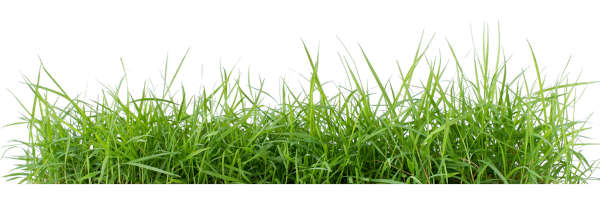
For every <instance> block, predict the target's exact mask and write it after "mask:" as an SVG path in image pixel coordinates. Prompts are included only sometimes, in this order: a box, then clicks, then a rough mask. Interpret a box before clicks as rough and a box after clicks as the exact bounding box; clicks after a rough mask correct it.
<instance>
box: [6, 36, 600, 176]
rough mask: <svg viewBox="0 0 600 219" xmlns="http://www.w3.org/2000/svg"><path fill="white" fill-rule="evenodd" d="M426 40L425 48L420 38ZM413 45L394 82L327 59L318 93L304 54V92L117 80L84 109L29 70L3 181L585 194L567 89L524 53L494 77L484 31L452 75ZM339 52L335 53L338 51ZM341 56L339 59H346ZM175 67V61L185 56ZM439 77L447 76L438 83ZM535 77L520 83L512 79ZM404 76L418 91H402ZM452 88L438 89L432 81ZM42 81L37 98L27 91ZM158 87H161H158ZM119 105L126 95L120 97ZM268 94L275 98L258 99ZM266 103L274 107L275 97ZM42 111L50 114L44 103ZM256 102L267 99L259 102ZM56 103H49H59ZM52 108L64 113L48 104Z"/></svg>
mask: <svg viewBox="0 0 600 219" xmlns="http://www.w3.org/2000/svg"><path fill="white" fill-rule="evenodd" d="M432 39H433V38H432ZM432 39H431V40H423V37H421V41H420V42H419V44H418V49H417V51H416V53H415V55H414V59H413V61H412V64H411V65H410V66H408V68H404V69H403V68H400V66H399V67H398V76H399V77H400V80H401V83H391V82H386V81H385V80H381V79H380V78H379V76H378V74H377V73H376V71H375V68H374V67H373V65H372V64H371V62H370V60H369V58H368V57H367V55H366V54H365V52H364V51H362V48H361V52H362V53H361V59H362V60H363V61H362V62H364V63H365V64H366V65H367V66H368V67H369V69H370V72H368V74H362V75H361V76H362V77H371V78H372V79H373V80H374V81H375V82H376V84H377V87H375V89H369V88H368V87H367V86H366V85H365V83H364V80H361V79H360V77H359V73H358V70H357V68H356V67H355V66H356V62H354V61H353V60H354V59H353V58H352V57H351V56H350V55H349V54H350V53H349V52H348V54H347V55H340V60H341V63H342V64H343V65H344V68H345V70H346V75H347V78H348V81H349V82H350V83H349V84H347V85H345V86H336V88H337V91H338V92H337V93H327V92H325V90H326V89H324V84H325V83H322V82H321V81H320V78H319V55H318V54H316V55H315V53H311V52H310V51H309V49H308V48H307V47H306V45H305V46H304V49H305V52H306V56H307V58H308V62H309V64H310V68H311V71H312V73H311V74H310V78H309V80H307V81H308V82H307V83H306V87H305V88H306V89H304V90H302V91H297V90H294V89H292V88H290V86H288V84H287V83H286V82H285V81H283V80H282V81H281V82H282V86H281V87H280V89H279V90H278V91H274V92H273V91H266V90H265V89H264V88H263V87H264V82H265V81H264V80H260V82H259V83H252V82H251V81H250V80H248V82H247V83H245V82H242V81H241V80H240V79H239V78H240V77H235V75H234V74H233V73H232V71H226V70H223V71H222V72H221V82H220V85H219V86H218V87H217V88H215V89H210V90H207V89H204V88H203V89H202V91H201V92H200V93H199V94H197V95H191V96H190V95H187V94H186V92H185V89H184V88H183V87H182V88H181V90H178V94H177V95H174V94H173V92H172V90H173V89H174V87H173V84H174V82H175V79H176V76H177V75H178V73H179V71H180V69H181V66H182V63H183V60H184V59H185V56H184V58H183V59H182V60H181V63H180V64H179V66H178V67H177V70H176V71H175V72H174V73H173V74H171V75H170V76H169V75H167V73H166V71H165V75H164V81H163V84H162V86H163V88H162V90H161V91H160V92H156V91H155V90H153V89H150V88H148V87H146V86H145V88H144V90H143V91H142V94H141V96H137V97H134V96H133V95H132V94H131V93H130V92H129V91H123V90H122V88H123V87H124V86H123V84H125V83H124V81H126V76H124V77H123V80H121V81H120V83H119V84H118V85H117V86H115V88H114V89H112V88H106V89H105V90H103V92H102V95H101V96H100V97H99V98H98V99H95V100H89V99H84V98H79V97H73V96H72V95H70V94H69V93H67V92H66V91H65V90H64V89H63V88H62V87H61V85H60V83H59V82H57V81H56V80H55V78H54V77H53V74H51V73H50V72H49V71H48V70H47V69H46V68H45V67H44V66H43V64H42V67H41V70H40V73H39V74H38V76H37V79H36V80H31V79H28V78H25V84H26V86H28V87H29V89H30V90H31V94H33V95H34V101H33V103H32V104H25V103H23V102H22V101H19V102H20V103H21V106H22V108H23V111H24V113H23V115H24V116H23V118H22V121H21V122H17V123H15V124H14V125H26V126H27V127H28V129H29V139H28V140H25V141H21V144H22V146H23V151H24V153H23V155H22V156H19V157H15V158H14V159H18V160H19V161H20V163H19V164H18V165H17V167H16V168H15V170H14V171H13V172H12V173H11V174H9V175H7V176H6V177H8V178H9V179H11V180H18V181H20V182H26V183H585V182H586V179H587V176H589V174H590V172H591V170H592V165H591V164H590V163H589V162H588V161H587V160H586V159H585V157H583V156H582V154H581V153H579V152H578V151H577V147H579V146H581V145H585V143H583V142H582V138H583V137H582V134H581V132H582V131H584V130H586V129H587V128H586V126H585V122H584V121H577V120H575V119H574V115H575V114H574V108H573V106H574V104H575V103H576V101H577V99H578V96H577V95H576V92H575V88H577V87H580V86H582V85H586V84H589V83H587V82H577V81H576V82H570V81H569V79H568V78H567V77H566V74H563V75H562V77H561V78H560V79H559V80H557V81H556V82H555V83H554V84H548V83H546V82H545V80H544V78H543V74H542V73H541V72H540V68H539V67H538V63H537V60H536V56H535V54H534V52H533V49H531V45H530V49H531V57H532V65H533V66H534V67H535V68H531V70H530V71H528V70H523V71H521V72H517V73H512V74H510V73H509V72H508V68H507V64H508V63H509V61H508V60H507V58H506V57H505V56H504V53H503V52H502V51H501V49H500V48H501V47H500V44H499V40H498V49H497V50H493V51H492V50H491V49H490V40H489V33H488V32H485V33H484V35H483V43H482V44H481V45H482V48H481V49H480V51H479V52H477V53H476V54H474V55H473V56H474V57H473V60H472V64H470V65H472V67H473V69H474V71H469V72H466V69H467V68H466V67H465V66H467V65H469V64H463V63H462V61H461V60H460V59H459V58H457V56H456V55H455V52H454V49H453V47H452V46H451V45H450V43H448V51H449V54H452V57H451V59H450V60H451V61H450V64H448V65H446V64H444V63H443V59H442V58H441V57H437V58H433V59H431V58H428V56H426V55H425V54H426V51H427V50H428V48H429V45H430V43H431V41H432ZM344 48H345V47H344ZM346 51H348V50H346ZM186 55H187V53H186ZM450 69H455V71H452V70H450ZM529 73H531V74H532V76H533V74H535V78H536V79H535V80H533V81H531V79H530V80H529V81H528V80H527V77H526V75H527V74H529ZM416 74H420V75H426V80H419V81H417V80H416V79H413V78H414V77H413V76H415V75H416ZM444 75H450V76H454V75H455V77H454V79H453V80H450V81H446V80H442V78H443V77H442V76H444ZM42 76H44V77H48V78H49V79H51V81H52V82H53V83H52V84H50V86H46V85H43V84H41V83H40V78H41V77H42ZM167 76H168V77H167ZM122 93H126V94H125V95H122ZM273 93H276V94H277V95H271V94H273ZM275 96H279V98H275ZM55 99H57V100H58V102H56V101H54V100H55ZM265 99H268V100H273V101H275V104H266V103H265ZM61 101H62V102H61ZM59 103H64V104H59Z"/></svg>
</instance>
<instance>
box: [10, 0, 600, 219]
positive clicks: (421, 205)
mask: <svg viewBox="0 0 600 219" xmlns="http://www.w3.org/2000/svg"><path fill="white" fill-rule="evenodd" d="M593 2H594V1H568V2H567V1H510V0H505V1H389V2H386V1H310V0H308V1H307V0H305V1H293V2H292V1H290V2H287V1H214V2H200V1H162V2H161V1H97V2H87V1H0V76H1V80H0V103H2V107H0V111H1V113H0V125H2V126H4V125H6V124H9V123H12V122H17V121H18V117H19V115H20V114H19V113H20V112H22V111H21V109H20V107H19V106H18V104H17V102H16V101H15V100H14V98H13V97H12V96H11V95H10V94H9V93H8V92H7V90H11V91H13V92H14V93H16V94H17V95H18V96H19V97H20V98H23V100H25V102H27V100H28V98H31V97H30V96H29V93H27V91H26V90H25V87H24V85H22V84H20V83H19V82H21V81H22V80H23V79H22V77H23V76H26V77H30V78H33V77H35V75H36V73H37V70H38V68H39V59H38V57H39V58H41V60H42V61H43V62H44V63H45V65H46V67H47V68H48V69H49V70H50V71H51V72H53V74H54V76H55V77H56V79H57V80H58V81H59V82H61V83H62V85H63V86H64V87H65V89H66V90H67V92H69V93H78V94H82V95H86V96H88V97H95V95H97V94H98V93H97V91H98V90H99V88H100V86H99V84H100V83H104V84H108V85H114V84H116V83H117V82H118V80H119V79H120V78H121V76H122V69H121V65H120V62H119V58H121V57H122V58H123V59H124V60H125V63H126V66H127V71H128V75H129V81H130V88H131V89H133V90H135V89H136V88H139V87H140V86H142V82H143V80H146V79H152V80H153V81H158V80H160V73H161V71H162V69H163V68H164V63H165V58H166V57H167V55H168V56H169V60H170V62H169V66H170V69H169V70H170V71H173V70H174V67H175V65H176V64H177V61H178V59H179V58H180V57H181V56H182V55H183V54H184V52H185V50H186V49H188V48H191V52H190V55H189V57H188V59H187V60H186V63H185V64H184V67H183V71H182V72H181V75H180V78H179V79H181V81H178V83H182V84H184V85H185V86H186V88H188V89H190V92H194V91H197V90H198V89H199V88H200V86H207V87H210V86H212V85H213V84H214V82H215V78H216V77H217V75H218V70H219V66H220V65H221V66H223V67H225V68H228V69H230V68H232V67H233V66H234V64H236V63H237V67H238V69H239V70H240V71H241V72H242V73H243V74H245V73H246V72H247V71H248V69H250V72H251V74H252V75H253V77H259V76H260V77H262V78H265V79H267V82H271V83H268V85H269V86H270V87H276V86H277V84H278V80H279V79H280V78H286V79H288V80H296V79H299V78H301V76H307V75H308V73H309V69H310V67H309V66H308V64H307V60H306V57H305V54H304V51H303V49H302V43H301V40H304V41H306V42H307V44H308V46H309V47H310V48H311V49H312V50H314V51H316V49H317V48H320V54H321V72H320V76H321V78H322V80H323V81H333V82H336V83H340V84H341V83H344V81H343V75H344V72H343V71H342V68H341V65H340V62H339V60H338V58H337V52H343V47H342V46H341V44H340V43H339V41H338V37H339V38H340V39H342V40H343V42H344V43H346V45H348V46H349V47H350V49H351V50H352V52H353V55H355V57H359V56H358V55H359V53H358V50H357V43H360V44H361V45H362V46H363V48H364V49H365V51H366V52H367V53H368V55H369V57H370V59H371V60H372V61H373V62H374V65H375V68H376V69H377V70H378V72H379V73H380V74H381V75H382V78H389V77H392V78H393V77H397V71H396V70H395V63H394V61H395V60H398V61H399V62H400V64H401V65H403V66H406V65H407V64H408V63H409V62H410V61H411V60H410V57H411V56H412V55H413V53H414V50H415V49H416V44H417V42H418V38H419V34H420V33H421V32H422V31H424V32H425V36H426V37H430V36H432V35H433V34H434V33H435V34H436V38H435V40H434V44H433V45H432V50H431V52H432V53H430V54H431V55H432V57H433V56H435V55H436V54H437V52H438V51H439V52H440V53H442V54H444V53H446V52H447V47H446V46H445V39H448V40H449V41H450V42H452V43H453V45H454V46H455V48H456V49H457V52H458V53H459V56H461V57H468V55H469V54H471V53H472V52H473V51H472V50H471V48H472V44H471V43H472V41H471V31H472V32H473V34H474V36H475V38H476V40H475V42H478V41H477V38H479V35H480V33H481V31H482V27H483V26H484V24H486V23H487V24H488V25H489V26H490V30H491V33H492V35H493V34H495V30H496V27H497V26H496V25H497V24H498V23H499V24H500V29H501V32H502V42H503V46H504V49H505V50H506V53H507V55H512V57H513V58H512V59H513V60H514V62H513V63H514V64H513V65H514V66H513V68H515V69H516V70H519V69H520V68H527V67H532V66H531V57H530V55H529V51H528V47H527V41H526V40H530V41H531V42H532V44H533V46H534V48H535V51H536V53H537V56H538V60H539V61H540V62H541V67H543V69H544V74H546V75H547V76H548V80H549V81H552V80H554V79H555V77H556V75H557V73H560V71H561V70H562V67H563V66H564V64H565V63H566V61H567V59H568V57H569V56H573V60H572V63H571V66H570V68H569V72H570V73H572V75H570V76H573V77H575V76H576V75H577V74H578V73H579V72H582V74H581V79H580V80H582V81H600V74H599V73H600V72H599V71H600V65H599V64H598V60H599V58H600V57H599V55H598V52H599V51H600V41H599V40H598V39H600V31H599V27H600V13H598V8H600V7H598V6H597V5H596V4H594V3H593ZM494 36H495V35H494ZM465 61H468V60H465ZM359 64H361V65H362V64H363V62H360V61H359ZM449 69H451V68H449ZM362 74H363V75H365V77H368V76H367V75H368V72H365V71H363V72H362ZM46 82H47V81H46ZM298 83H302V80H301V79H300V80H299V81H298ZM371 85H374V84H371ZM599 92H600V85H599V84H595V85H591V86H588V88H587V90H586V93H585V95H584V97H583V98H582V99H581V100H580V102H579V104H578V105H577V112H578V116H582V117H585V116H587V115H589V114H591V113H593V112H595V113H596V114H598V113H599V112H598V110H597V109H599V108H600V101H598V100H597V96H598V94H599ZM589 124H590V126H592V127H593V129H592V130H591V131H589V132H588V133H586V135H588V136H590V138H591V139H590V141H592V142H599V141H600V140H599V139H600V136H599V135H598V133H599V131H600V126H599V124H600V116H599V115H593V116H592V117H591V118H590V121H589ZM24 137H25V131H24V127H20V128H15V127H7V128H4V127H3V128H0V144H2V145H5V144H9V142H8V141H9V140H10V139H15V138H16V139H23V138H24ZM596 147H597V146H591V147H588V148H585V149H583V150H584V153H585V154H586V155H588V157H589V159H591V160H595V159H598V158H600V156H599V154H600V153H599V151H600V150H598V149H596ZM12 153H14V152H12ZM13 164H14V162H12V161H9V160H6V159H2V160H0V174H1V175H5V174H6V173H8V171H9V170H10V169H11V168H12V165H13ZM3 181H4V179H2V180H0V182H3ZM214 188H218V189H219V190H218V192H215V191H214ZM157 189H158V191H157ZM413 189H414V190H413ZM599 190H600V189H599V188H598V186H597V185H588V186H558V187H557V186H552V187H548V186H509V187H506V186H496V187H494V186H471V187H469V186H463V187H454V186H432V187H418V189H415V187H407V186H399V187H398V186H397V187H390V186H359V187H356V186H353V187H349V186H333V187H332V186H329V187H322V186H321V187H320V186H289V187H282V186H274V187H269V186H260V187H252V186H243V187H239V186H237V187H236V186H221V187H212V186H192V187H189V186H188V187H181V186H179V187H165V186H163V187H156V186H154V187H144V186H137V187H135V186H128V187H110V186H108V187H107V186H102V187H93V186H92V187H90V186H75V187H66V186H59V187H52V186H14V185H0V193H1V194H2V195H1V196H0V215H7V214H9V215H10V214H13V213H16V214H20V215H24V214H28V213H34V214H38V215H39V216H43V215H45V214H46V212H48V213H50V212H54V213H59V212H63V211H64V212H65V213H67V212H70V211H75V212H79V213H85V214H82V215H81V216H99V215H107V214H110V213H107V211H109V210H110V209H114V210H117V211H120V212H126V211H129V214H128V215H131V216H139V215H154V216H155V217H156V216H169V215H171V213H177V214H180V213H182V212H193V213H194V216H204V215H205V214H208V215H212V216H218V215H220V214H221V213H225V214H226V215H229V216H231V215H239V216H243V215H246V213H251V214H252V215H254V216H267V215H270V216H281V217H292V216H294V215H296V213H301V214H299V215H301V216H302V215H304V216H308V215H310V214H312V213H314V214H315V215H320V214H319V213H323V212H326V214H321V216H336V215H338V216H340V217H341V216H351V217H360V216H374V217H377V216H384V215H388V216H394V217H397V216H404V215H413V214H414V215H421V216H427V215H429V214H437V215H446V214H454V215H457V216H467V217H468V216H472V217H495V216H498V217H500V216H507V215H508V216H510V215H511V214H507V213H509V212H510V213H514V216H516V217H519V215H522V214H524V213H527V209H530V208H529V207H531V209H532V210H534V211H535V212H536V213H535V214H536V215H538V214H542V215H543V214H546V215H549V216H558V215H561V214H558V213H557V212H554V211H546V210H542V209H539V208H548V207H549V206H551V205H556V206H561V208H565V211H567V209H568V211H569V214H579V213H589V212H592V211H591V210H593V209H592V208H590V207H592V206H591V205H590V202H589V201H586V200H587V199H588V198H590V199H589V200H590V201H592V200H594V199H595V198H596V197H597V196H596V195H598V194H600V193H599V192H598V191H599ZM155 193H156V197H155V195H154V194H155ZM149 194H151V195H149ZM282 194H283V195H282ZM191 195H193V196H191ZM113 196H114V197H119V198H117V199H114V198H113ZM294 197H297V198H294ZM491 197H497V198H491ZM213 199H214V200H215V201H214V202H213V201H211V200H213ZM88 201H89V202H88ZM180 201H184V203H185V204H183V205H178V204H176V203H179V202H180ZM35 202H40V203H44V204H43V205H44V206H41V205H38V206H37V207H36V206H35V205H34V206H31V205H30V204H32V203H35ZM488 202H489V203H491V204H490V205H486V204H485V203H488ZM88 203H89V205H88ZM102 203H112V204H118V205H119V206H117V207H115V206H114V205H113V206H104V207H102V206H98V205H99V204H102ZM160 203H165V205H160ZM436 203H443V204H441V205H439V204H438V205H435V204H436ZM499 203H508V204H504V205H503V207H502V208H498V207H496V206H497V204H499ZM528 204H529V205H528ZM125 205H126V206H131V207H124V206H125ZM71 206H72V207H73V208H71ZM143 206H146V207H152V211H141V210H140V211H137V210H136V211H130V210H134V209H136V208H139V207H143ZM160 206H163V207H171V208H177V212H171V213H169V211H166V209H160ZM182 206H183V207H184V208H183V207H182ZM198 206H203V207H202V208H200V207H198ZM399 206H408V207H404V208H400V207H399ZM196 208H197V209H196ZM535 208H538V209H535ZM38 209H39V211H38ZM58 209H61V210H58ZM91 209H94V210H93V211H88V210H91ZM396 209H397V210H396ZM511 209H514V210H515V212H512V210H511ZM550 209H553V210H556V211H558V209H557V208H550ZM488 210H489V211H488ZM315 211H316V212H315ZM480 211H483V212H480ZM99 212H103V214H99ZM502 213H504V214H502ZM296 216H298V215H296ZM573 216H576V215H573ZM540 217H541V216H540Z"/></svg>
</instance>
